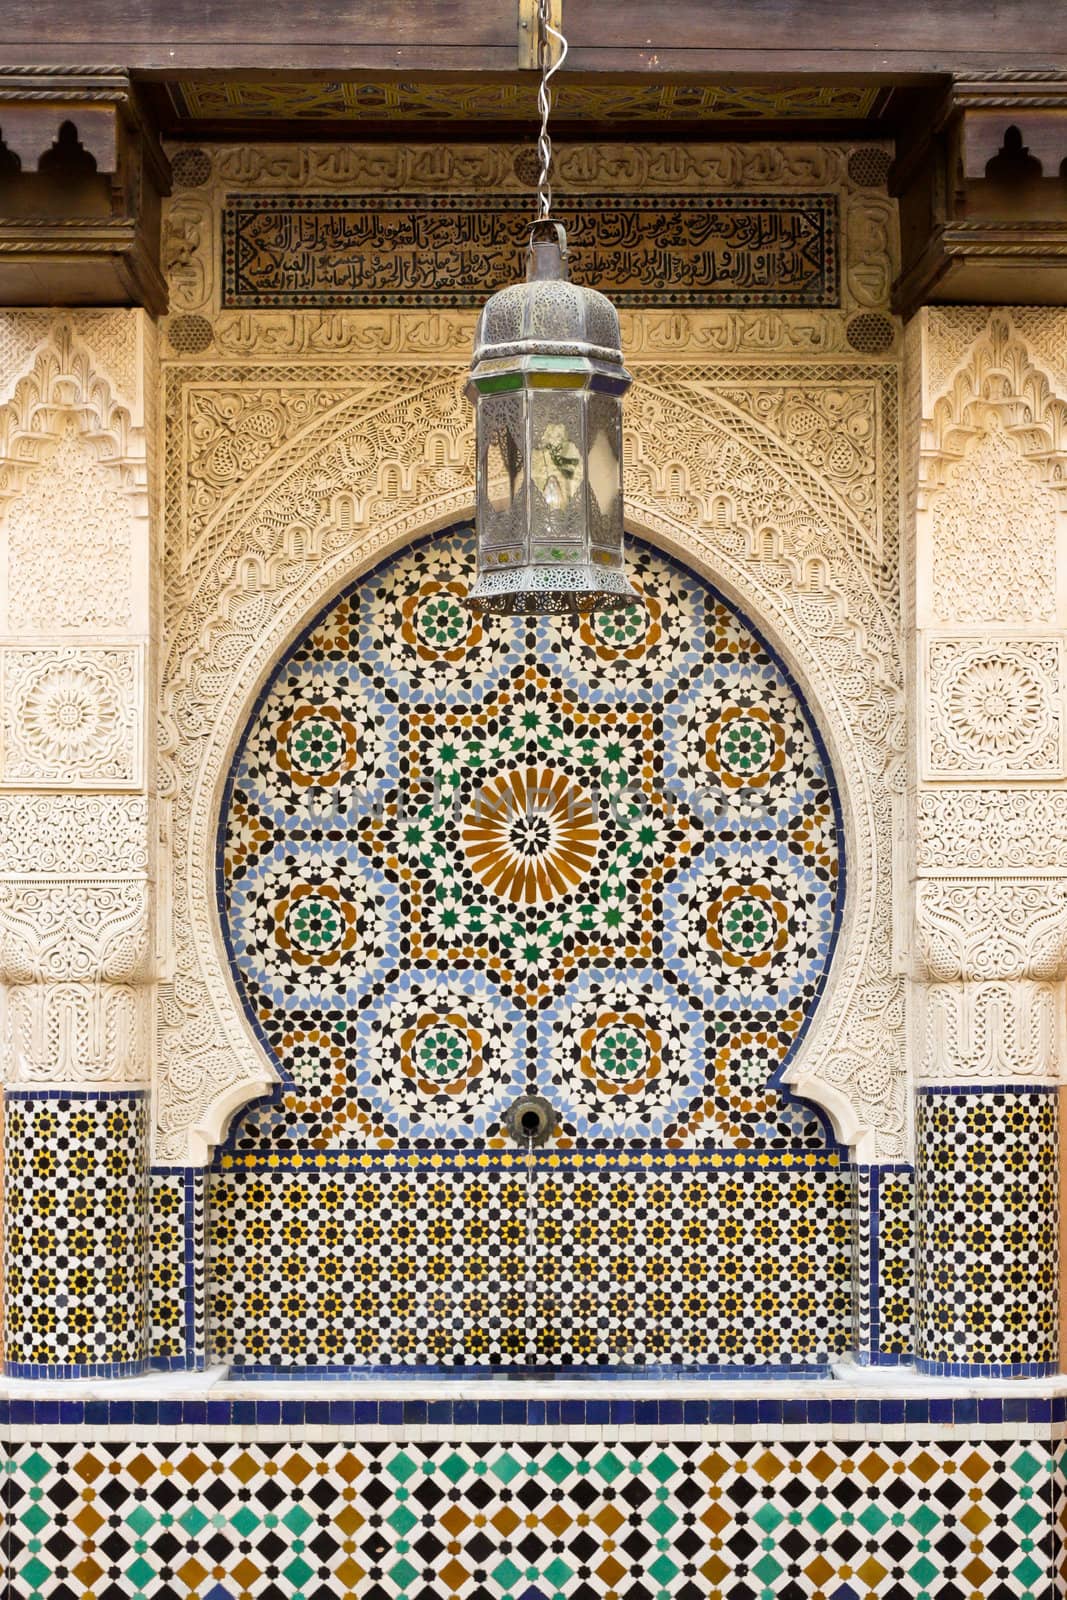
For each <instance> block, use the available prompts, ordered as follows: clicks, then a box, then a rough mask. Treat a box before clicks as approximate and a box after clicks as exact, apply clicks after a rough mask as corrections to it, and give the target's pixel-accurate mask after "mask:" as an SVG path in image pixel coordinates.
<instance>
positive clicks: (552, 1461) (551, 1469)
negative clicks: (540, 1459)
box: [545, 1450, 574, 1483]
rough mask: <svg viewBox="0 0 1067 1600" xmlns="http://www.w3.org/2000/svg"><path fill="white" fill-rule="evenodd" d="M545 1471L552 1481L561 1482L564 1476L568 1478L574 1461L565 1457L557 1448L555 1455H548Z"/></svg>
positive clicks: (572, 1469)
mask: <svg viewBox="0 0 1067 1600" xmlns="http://www.w3.org/2000/svg"><path fill="white" fill-rule="evenodd" d="M545 1471H546V1472H547V1473H548V1476H549V1477H550V1478H551V1479H552V1482H553V1483H562V1482H563V1480H564V1478H569V1477H570V1475H571V1473H572V1472H573V1471H574V1463H573V1461H568V1460H567V1457H566V1456H564V1455H561V1454H560V1453H559V1451H558V1450H557V1451H556V1453H555V1455H552V1456H549V1458H548V1460H547V1461H546V1462H545Z"/></svg>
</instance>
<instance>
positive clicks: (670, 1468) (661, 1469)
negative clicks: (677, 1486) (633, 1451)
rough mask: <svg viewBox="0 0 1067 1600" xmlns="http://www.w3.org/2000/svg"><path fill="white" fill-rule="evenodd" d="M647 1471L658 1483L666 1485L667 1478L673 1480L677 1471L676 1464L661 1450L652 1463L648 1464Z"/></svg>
mask: <svg viewBox="0 0 1067 1600" xmlns="http://www.w3.org/2000/svg"><path fill="white" fill-rule="evenodd" d="M648 1470H649V1472H651V1474H652V1476H653V1477H654V1478H658V1479H659V1481H660V1483H666V1481H667V1479H668V1478H673V1477H674V1474H675V1473H676V1472H677V1471H678V1463H677V1461H675V1460H673V1459H672V1458H671V1457H670V1456H669V1455H668V1454H667V1452H666V1451H665V1450H661V1451H660V1453H659V1455H658V1456H657V1457H656V1458H655V1460H654V1461H650V1462H649V1463H648Z"/></svg>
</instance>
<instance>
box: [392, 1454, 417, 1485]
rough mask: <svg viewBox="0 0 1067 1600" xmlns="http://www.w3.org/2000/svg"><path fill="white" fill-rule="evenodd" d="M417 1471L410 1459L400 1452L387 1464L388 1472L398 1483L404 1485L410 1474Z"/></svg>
mask: <svg viewBox="0 0 1067 1600" xmlns="http://www.w3.org/2000/svg"><path fill="white" fill-rule="evenodd" d="M418 1470H419V1469H418V1467H417V1466H416V1465H415V1463H414V1461H412V1459H411V1457H410V1456H406V1455H405V1454H404V1452H403V1451H402V1450H401V1451H400V1452H399V1453H398V1454H397V1455H395V1456H394V1457H393V1459H392V1461H390V1463H389V1471H390V1472H391V1473H392V1475H393V1477H394V1478H396V1479H397V1480H398V1481H399V1482H400V1483H406V1482H407V1480H408V1479H409V1478H410V1477H411V1474H412V1473H413V1472H417V1471H418Z"/></svg>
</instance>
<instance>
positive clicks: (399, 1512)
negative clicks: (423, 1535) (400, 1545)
mask: <svg viewBox="0 0 1067 1600" xmlns="http://www.w3.org/2000/svg"><path fill="white" fill-rule="evenodd" d="M385 1520H386V1522H387V1523H388V1524H389V1526H390V1527H391V1528H392V1529H393V1531H394V1532H395V1533H398V1534H399V1535H400V1537H401V1538H403V1537H404V1535H405V1533H410V1532H411V1530H412V1528H413V1527H414V1526H415V1524H416V1523H417V1522H418V1520H419V1519H418V1517H417V1516H416V1515H415V1513H414V1511H411V1510H409V1508H408V1507H407V1506H397V1508H396V1510H395V1511H394V1512H393V1514H392V1516H389V1517H386V1519H385Z"/></svg>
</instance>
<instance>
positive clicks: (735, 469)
mask: <svg viewBox="0 0 1067 1600" xmlns="http://www.w3.org/2000/svg"><path fill="white" fill-rule="evenodd" d="M306 371H307V369H302V376H303V375H305V374H306ZM889 371H890V369H882V375H883V376H884V375H885V374H886V373H888V372H889ZM854 375H855V376H856V378H857V381H859V379H860V378H861V377H862V374H860V373H856V374H854ZM211 376H215V374H212V375H211ZM280 376H282V377H284V376H285V375H284V374H281V375H280ZM367 376H368V374H367V373H366V371H365V370H361V371H359V373H358V379H357V384H356V386H355V388H354V389H353V388H352V387H351V376H350V377H349V384H350V387H349V397H350V398H349V399H348V401H347V402H345V401H341V402H337V403H335V402H334V400H333V397H332V395H331V394H328V389H329V384H330V382H331V381H332V375H331V374H330V373H329V372H322V373H317V374H316V375H315V377H316V379H317V386H318V389H319V392H320V393H323V394H327V395H328V398H327V400H326V402H325V403H324V406H323V409H322V411H320V413H319V414H318V415H317V416H316V415H314V414H311V415H309V418H308V420H307V421H306V423H305V425H304V426H303V427H302V429H301V430H300V437H299V441H298V442H297V441H293V440H292V439H290V438H287V437H284V438H283V442H279V443H278V444H277V446H276V448H274V450H273V451H268V452H267V453H266V454H265V455H264V456H263V458H262V459H260V460H258V461H257V462H256V463H255V464H254V465H253V466H252V467H251V470H250V471H249V472H248V473H247V474H246V475H244V476H243V477H239V478H238V480H237V482H236V486H235V487H231V488H230V490H229V492H227V490H226V488H225V487H223V486H222V485H221V484H218V483H216V484H215V485H214V486H213V487H212V488H211V492H210V493H209V494H208V495H207V499H206V500H201V501H200V502H199V503H198V504H197V505H196V508H195V514H194V515H193V516H192V517H190V516H189V514H188V513H189V508H188V507H186V506H185V505H183V504H181V503H180V501H178V502H175V503H172V505H171V506H170V511H171V542H170V544H169V548H168V582H169V586H170V590H171V596H172V617H173V622H172V631H171V639H170V647H169V651H168V660H167V665H166V670H165V675H164V685H163V702H162V730H163V747H162V758H163V770H164V772H165V773H166V774H167V785H168V806H169V811H170V817H171V821H170V831H171V837H172V854H173V860H174V862H175V876H174V883H173V908H174V909H173V919H172V920H173V944H174V952H173V969H172V971H171V973H170V974H169V979H170V981H169V982H168V983H167V984H165V985H164V986H163V989H162V994H161V1005H160V1018H159V1033H160V1051H161V1058H160V1067H159V1094H158V1127H157V1131H156V1159H157V1160H160V1161H163V1162H176V1161H177V1162H180V1161H185V1160H193V1161H202V1160H204V1159H206V1156H207V1154H208V1150H209V1146H210V1145H211V1144H212V1143H213V1142H215V1141H217V1140H218V1139H219V1137H220V1136H221V1134H222V1132H223V1130H224V1127H225V1125H226V1122H227V1120H228V1118H229V1116H230V1115H231V1114H232V1113H233V1111H234V1110H236V1109H237V1108H238V1107H239V1106H240V1105H241V1104H243V1103H244V1102H245V1101H246V1100H248V1099H250V1098H252V1097H253V1096H254V1095H255V1094H256V1093H257V1092H259V1091H260V1090H261V1087H262V1086H263V1085H264V1084H265V1083H267V1082H269V1081H270V1080H271V1078H272V1073H271V1070H270V1068H269V1066H268V1063H267V1061H266V1058H265V1057H264V1055H263V1053H262V1051H261V1050H260V1048H259V1047H258V1045H257V1044H256V1042H255V1041H254V1039H253V1038H252V1036H251V1034H250V1033H249V1031H248V1030H247V1027H246V1024H245V1021H244V1018H243V1015H242V1013H241V1010H240V1006H239V1004H238V1002H237V999H236V997H235V995H234V993H233V989H232V985H231V980H230V976H229V971H228V967H227V963H226V960H225V957H224V954H223V951H222V948H221V940H220V936H219V930H218V926H217V918H216V911H215V906H214V900H213V893H212V886H211V881H210V864H211V862H212V860H213V855H214V835H215V828H216V825H217V816H218V806H219V804H220V800H221V792H222V788H223V784H224V779H225V774H226V770H227V766H228V761H229V755H230V748H231V745H232V741H233V740H234V739H235V737H236V736H237V733H238V731H239V729H240V727H241V726H242V725H243V722H244V719H245V716H246V714H247V709H248V707H249V705H250V703H251V701H252V699H253V698H254V695H255V693H256V692H257V689H258V686H259V685H260V684H261V682H262V681H263V678H264V676H265V674H266V673H267V671H268V669H269V667H270V665H271V663H272V662H273V661H274V659H275V658H276V657H277V655H278V654H279V653H280V651H281V650H282V649H283V648H284V646H285V645H286V643H287V642H288V641H289V640H290V639H291V638H292V637H293V636H294V635H295V633H296V632H297V630H298V628H299V627H300V625H301V624H302V623H303V622H304V621H305V619H306V618H307V616H308V615H309V614H312V613H313V612H314V611H315V610H316V609H317V608H318V607H319V606H320V605H321V604H322V603H323V601H324V600H325V599H326V598H327V597H328V596H329V595H330V594H332V593H334V592H335V591H336V590H337V589H338V588H339V587H340V586H341V584H342V583H343V582H345V581H348V580H350V579H351V578H352V577H353V576H354V575H355V574H356V573H357V572H358V571H359V570H361V569H363V568H366V567H367V566H369V565H371V564H373V563H374V562H375V561H376V560H379V559H381V558H382V557H383V556H384V555H386V554H387V553H388V552H389V551H390V550H392V549H395V548H396V547H397V546H399V545H400V544H402V543H403V542H404V541H405V540H407V539H408V538H410V537H411V536H412V535H414V534H416V533H420V532H425V531H427V530H431V529H433V528H434V527H440V526H444V525H446V524H447V523H449V522H451V521H454V520H457V519H459V518H461V517H463V516H464V515H469V513H470V495H471V483H472V465H471V423H470V415H469V412H468V411H467V410H466V408H465V407H464V406H463V405H462V403H461V402H460V400H459V383H458V379H459V373H458V372H455V371H453V372H448V371H447V370H446V371H444V372H442V370H441V369H440V368H437V369H434V368H429V369H423V370H421V371H420V370H419V369H417V368H411V367H406V368H402V369H400V370H399V371H397V372H394V373H391V374H387V377H388V382H387V383H385V384H384V385H382V384H380V383H378V384H377V386H376V385H375V382H373V381H372V382H369V383H367V384H366V385H365V384H364V383H363V381H362V380H363V379H364V378H365V377H367ZM698 376H699V377H700V379H701V380H702V382H703V385H704V388H703V390H702V392H701V394H700V395H693V394H689V395H683V394H681V393H680V392H678V391H676V390H673V389H672V377H673V375H672V373H671V371H670V369H669V368H668V369H664V370H663V371H662V372H661V371H659V370H654V369H649V370H648V371H646V372H645V373H643V374H641V375H640V381H639V383H638V384H637V385H636V387H635V390H634V397H633V400H632V402H631V403H629V404H628V429H629V441H630V445H629V448H628V457H629V462H630V466H629V473H628V489H627V493H628V503H629V511H630V521H631V524H632V525H633V526H634V528H635V530H638V531H641V532H644V533H647V534H649V535H650V536H651V537H653V538H654V539H657V540H659V541H660V542H662V543H663V544H664V545H665V546H667V547H668V548H669V549H671V550H673V551H676V552H677V553H678V554H679V555H680V556H681V558H682V559H684V560H687V561H690V562H692V563H693V564H694V565H695V566H697V567H698V568H699V569H701V570H703V571H704V572H706V573H707V574H708V575H709V576H712V577H713V578H715V580H716V581H718V582H720V583H721V584H722V585H723V587H724V588H726V589H727V590H728V591H730V592H731V593H732V594H733V595H734V597H735V598H736V599H737V600H738V602H739V603H740V604H741V605H742V606H743V607H744V608H745V609H746V610H748V611H749V612H751V613H752V614H753V615H754V616H755V617H757V618H758V619H760V620H761V622H762V623H763V624H764V625H765V626H766V627H767V629H768V631H769V632H770V633H771V634H772V636H773V637H774V638H775V640H776V642H777V643H778V644H779V645H780V646H781V647H782V648H784V650H785V653H786V655H787V658H788V659H789V660H790V662H791V665H792V666H793V668H794V670H795V671H796V673H797V675H798V677H799V678H800V680H801V682H802V683H803V685H804V686H805V688H806V690H807V692H808V694H809V695H810V696H811V697H812V700H813V702H814V703H815V704H816V706H817V707H818V708H819V711H820V713H821V720H822V723H823V727H824V730H825V732H826V733H827V737H828V741H829V744H830V747H831V751H832V756H833V759H834V761H835V764H836V767H837V771H838V775H839V778H840V780H841V783H842V787H843V789H844V791H845V812H846V832H847V839H846V848H847V850H848V853H849V863H850V893H849V903H848V907H847V911H846V926H845V929H844V932H843V936H842V939H841V944H840V951H839V956H838V959H837V960H836V962H835V966H834V971H833V974H832V978H831V983H830V986H829V991H828V994H827V996H826V999H825V1001H824V1003H823V1005H822V1007H821V1008H820V1011H819V1013H818V1014H817V1016H816V1019H815V1024H814V1026H813V1028H812V1029H811V1030H810V1033H809V1036H808V1038H807V1040H806V1041H805V1049H804V1051H803V1053H802V1055H801V1056H800V1057H799V1058H798V1060H797V1062H796V1063H795V1064H794V1069H793V1072H792V1074H791V1078H792V1081H793V1082H794V1083H795V1084H796V1086H797V1088H798V1089H799V1090H800V1092H802V1093H804V1094H807V1095H809V1096H810V1097H812V1098H814V1099H816V1100H818V1101H820V1102H821V1103H822V1104H823V1105H825V1106H827V1107H828V1109H830V1111H831V1114H832V1115H833V1116H834V1119H835V1121H836V1124H837V1127H838V1131H839V1133H840V1134H841V1135H842V1137H844V1138H846V1139H848V1140H851V1141H853V1142H855V1143H856V1144H857V1146H858V1148H859V1149H860V1150H861V1152H862V1153H863V1154H864V1155H866V1156H868V1157H871V1156H874V1155H875V1154H876V1153H877V1154H880V1155H883V1156H889V1157H892V1156H899V1155H900V1154H902V1153H903V1151H904V1149H905V1146H906V1138H907V1131H906V1095H905V1091H904V1063H903V1034H904V1016H903V980H902V978H901V977H899V976H898V975H896V974H895V972H894V970H893V962H892V953H891V952H892V941H891V922H892V916H891V896H890V853H891V844H892V841H891V814H892V803H893V795H894V794H895V793H897V792H899V789H900V787H901V782H902V778H901V761H902V749H903V713H902V706H901V692H900V681H901V673H900V661H899V640H898V626H897V622H896V618H895V615H894V613H893V610H892V607H891V605H890V603H889V601H888V599H887V596H889V595H891V594H892V590H893V582H892V574H891V567H892V563H893V561H894V560H895V543H894V539H893V530H892V529H891V528H888V527H887V529H886V535H885V539H886V557H885V561H884V562H883V563H882V569H883V570H881V571H879V573H878V575H877V576H878V579H879V580H880V581H878V582H875V581H872V575H871V568H872V566H873V562H872V560H871V551H870V547H869V543H868V540H867V538H866V536H865V534H864V531H863V529H862V526H861V525H860V524H859V523H858V522H857V519H856V518H855V517H852V518H850V517H849V514H848V510H847V505H846V504H844V503H843V501H842V497H841V496H840V494H839V493H837V492H836V491H835V490H834V489H833V488H832V486H831V485H830V484H829V483H828V482H827V481H826V480H825V479H824V478H821V477H820V476H819V474H818V473H817V472H816V471H815V470H814V468H813V467H812V465H811V464H810V463H809V462H808V461H806V460H805V459H804V458H803V456H802V454H801V453H800V452H798V451H797V450H794V449H790V447H789V444H788V441H787V440H781V439H778V437H777V436H776V435H774V434H773V431H772V430H771V429H770V428H769V427H768V426H767V425H766V424H761V425H760V426H759V427H758V429H757V430H756V432H755V433H754V432H753V428H754V426H755V425H754V424H753V423H752V421H751V419H746V418H745V417H744V416H743V414H742V413H741V411H740V410H739V409H738V408H736V407H730V406H728V405H726V404H721V403H720V404H717V403H716V400H715V385H714V381H713V379H714V376H715V375H714V374H713V373H708V374H706V375H705V374H700V375H698ZM761 376H762V377H763V378H764V379H765V378H766V374H765V373H764V374H760V373H759V372H756V371H750V372H748V373H747V374H741V375H740V377H738V375H737V374H736V373H735V374H734V377H735V379H736V380H738V381H741V382H746V381H747V382H748V383H749V384H750V385H752V386H756V385H758V383H759V381H760V378H761ZM808 376H811V374H809V375H808ZM840 376H841V380H842V381H844V379H845V373H843V372H842V374H841V375H840ZM207 381H208V375H207V374H193V373H189V374H188V377H187V381H186V382H185V383H183V382H182V381H181V378H180V377H179V376H178V375H177V374H174V375H172V385H173V391H172V403H173V404H174V405H175V407H176V408H177V410H178V412H179V414H180V415H183V416H186V417H187V416H189V415H191V414H192V413H191V412H190V411H188V410H184V407H185V404H186V402H185V397H184V395H183V393H182V391H183V390H184V389H186V388H188V386H189V385H190V384H192V385H193V386H194V387H196V386H200V387H202V388H203V387H204V386H205V385H206V383H207ZM802 384H803V377H802V375H801V374H798V376H797V385H798V393H799V392H800V391H801V390H802ZM398 385H399V386H400V388H401V391H402V392H401V393H400V394H399V395H398V394H397V386H398ZM219 387H220V390H226V389H227V387H228V386H227V385H226V383H222V384H220V385H219ZM775 387H779V388H780V385H776V386H775ZM282 388H283V389H284V388H285V385H284V384H283V385H282ZM372 393H376V394H377V396H378V403H377V404H376V405H375V404H374V403H373V402H372V401H371V399H370V396H371V394H372ZM383 393H384V394H386V395H387V396H389V398H388V399H387V400H386V401H385V403H382V401H381V395H382V394H383ZM227 403H229V402H227ZM256 404H257V405H259V406H264V405H269V404H270V402H269V399H268V395H267V388H266V375H265V374H264V375H263V376H262V377H261V378H260V380H259V393H258V398H257V401H256ZM278 404H279V405H281V404H282V402H281V399H280V398H279V401H278ZM209 410H210V407H209V406H206V405H205V403H204V397H201V399H200V400H198V402H197V406H196V413H195V414H196V415H199V416H204V415H206V414H207V412H208V411H209ZM768 439H774V440H775V443H776V448H777V455H776V456H775V459H774V460H773V461H769V460H768V457H767V451H766V448H765V445H766V441H767V440H768ZM873 447H874V446H872V448H873ZM180 448H181V444H180V442H178V441H176V449H177V450H179V451H180ZM667 460H669V461H670V462H671V463H673V464H674V466H675V467H676V468H677V469H678V470H677V472H676V473H675V474H674V475H673V476H671V477H670V478H668V479H665V478H664V476H663V472H662V463H664V462H665V461H667ZM203 481H207V480H203ZM192 492H193V496H194V498H195V497H196V496H197V495H199V494H200V490H199V489H197V488H195V487H194V489H193V491H192ZM889 498H891V496H890V497H889ZM187 535H188V536H189V542H186V537H187ZM859 552H862V558H861V556H860V554H859ZM886 569H890V570H888V571H887V570H886Z"/></svg>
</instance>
